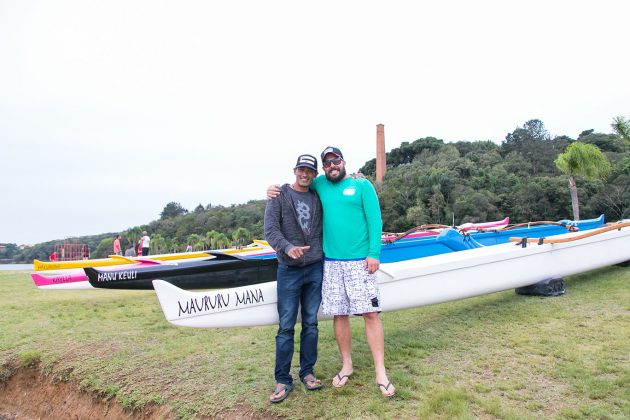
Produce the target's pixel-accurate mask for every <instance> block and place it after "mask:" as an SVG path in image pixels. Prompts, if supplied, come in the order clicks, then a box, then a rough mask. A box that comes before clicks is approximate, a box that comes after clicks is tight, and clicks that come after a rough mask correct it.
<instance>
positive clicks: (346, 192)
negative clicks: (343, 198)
mask: <svg viewBox="0 0 630 420" xmlns="http://www.w3.org/2000/svg"><path fill="white" fill-rule="evenodd" d="M356 191H357V190H356V188H354V187H348V188H346V189H345V190H343V195H354V193H355V192H356Z"/></svg>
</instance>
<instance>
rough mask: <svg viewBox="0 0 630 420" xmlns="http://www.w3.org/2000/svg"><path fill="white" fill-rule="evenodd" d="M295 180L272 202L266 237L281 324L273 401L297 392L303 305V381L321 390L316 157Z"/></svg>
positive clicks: (299, 167)
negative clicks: (294, 369) (317, 372)
mask: <svg viewBox="0 0 630 420" xmlns="http://www.w3.org/2000/svg"><path fill="white" fill-rule="evenodd" d="M293 173H294V175H295V182H294V183H293V184H291V185H289V184H285V185H283V186H282V188H281V190H280V195H278V196H277V197H275V198H273V199H270V200H269V201H267V207H266V209H265V239H267V242H269V244H270V245H271V246H272V247H273V249H274V250H275V251H276V253H277V258H278V274H277V292H278V315H279V318H280V325H279V326H278V334H277V335H276V368H275V379H276V388H275V390H274V392H273V394H271V396H270V397H269V400H270V401H271V402H272V403H277V402H280V401H284V399H285V398H286V397H287V396H288V395H289V392H291V390H292V389H293V378H292V377H291V373H290V370H291V359H292V358H293V347H294V332H295V322H296V320H297V314H298V308H300V307H301V316H302V333H301V334H300V373H299V376H300V380H301V381H302V383H303V384H304V386H305V387H306V389H308V390H315V389H319V388H321V387H322V385H321V381H320V380H319V379H317V378H316V377H315V376H314V374H313V366H314V365H315V362H316V360H317V339H318V334H319V333H318V328H317V311H318V310H319V304H320V303H321V300H322V295H321V290H322V277H323V263H322V260H323V251H322V205H321V202H320V201H319V197H318V196H317V194H316V193H315V192H314V191H311V190H310V189H309V185H310V184H311V182H312V181H313V179H314V178H315V177H316V176H317V159H316V158H315V157H314V156H311V155H300V156H299V157H298V160H297V163H296V165H295V168H294V169H293Z"/></svg>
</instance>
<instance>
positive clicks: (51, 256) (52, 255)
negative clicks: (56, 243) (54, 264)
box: [48, 251, 57, 261]
mask: <svg viewBox="0 0 630 420" xmlns="http://www.w3.org/2000/svg"><path fill="white" fill-rule="evenodd" d="M48 259H49V260H50V261H57V251H53V252H52V254H50V255H49V256H48Z"/></svg>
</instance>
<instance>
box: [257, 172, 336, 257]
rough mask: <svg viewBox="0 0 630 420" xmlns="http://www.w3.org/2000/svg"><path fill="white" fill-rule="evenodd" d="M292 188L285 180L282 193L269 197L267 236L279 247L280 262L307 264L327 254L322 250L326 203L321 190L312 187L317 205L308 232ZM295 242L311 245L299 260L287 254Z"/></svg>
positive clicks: (266, 213)
mask: <svg viewBox="0 0 630 420" xmlns="http://www.w3.org/2000/svg"><path fill="white" fill-rule="evenodd" d="M290 188H291V187H290V186H289V184H284V185H283V186H282V188H280V195H278V196H277V197H276V198H272V199H271V200H267V207H266V208H265V239H266V240H267V242H269V245H271V247H272V248H273V249H274V250H275V251H276V254H277V257H278V262H279V263H280V264H285V265H290V266H293V267H303V266H305V265H309V264H312V263H314V262H317V261H321V260H322V259H323V257H324V251H323V250H322V204H321V202H320V201H319V197H318V196H317V193H315V192H314V191H312V190H309V192H308V194H313V203H314V206H313V213H312V215H313V217H312V219H311V230H310V234H309V235H305V234H304V231H303V230H302V227H301V226H300V223H299V221H298V216H297V212H296V211H295V206H294V204H293V200H292V199H291V192H290V191H289V189H290ZM294 246H310V247H311V248H310V249H309V250H308V251H306V252H305V253H304V255H303V256H302V257H301V258H299V259H297V260H296V259H293V258H291V257H289V256H288V255H287V252H289V250H291V248H293V247H294Z"/></svg>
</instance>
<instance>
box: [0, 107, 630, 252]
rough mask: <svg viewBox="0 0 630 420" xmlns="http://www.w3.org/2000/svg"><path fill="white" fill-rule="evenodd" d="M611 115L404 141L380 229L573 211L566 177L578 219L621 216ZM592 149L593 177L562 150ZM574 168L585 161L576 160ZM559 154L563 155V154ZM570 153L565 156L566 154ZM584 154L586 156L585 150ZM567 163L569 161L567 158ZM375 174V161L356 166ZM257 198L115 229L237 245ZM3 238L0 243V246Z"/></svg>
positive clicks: (391, 166)
mask: <svg viewBox="0 0 630 420" xmlns="http://www.w3.org/2000/svg"><path fill="white" fill-rule="evenodd" d="M628 122H629V121H628V120H626V119H624V118H623V117H617V118H616V119H615V120H614V122H613V124H612V126H613V131H614V133H612V134H605V133H595V132H594V131H593V130H585V131H583V132H582V133H580V135H579V136H578V138H577V139H572V138H570V137H568V136H555V137H551V135H550V134H549V133H548V132H547V130H546V129H545V126H544V123H543V122H542V121H540V120H530V121H527V122H526V123H525V124H524V125H523V126H521V127H517V128H516V129H514V131H512V132H511V133H508V134H507V135H506V137H505V139H504V140H503V141H502V142H501V144H497V143H495V142H492V141H489V140H488V141H458V142H452V143H445V142H444V141H443V140H441V139H439V138H435V137H425V138H421V139H417V140H415V141H412V142H403V143H401V145H400V146H399V147H397V148H394V149H392V150H391V151H390V152H389V153H387V173H386V175H385V177H384V178H383V181H382V183H381V184H380V185H377V192H378V196H379V200H380V205H381V210H382V215H383V229H384V230H385V231H389V232H400V231H405V230H407V229H409V228H411V227H414V226H418V225H422V224H429V223H440V224H452V223H454V224H461V223H465V222H483V221H491V220H499V219H502V218H504V217H505V216H509V217H510V220H511V222H512V223H520V222H527V221H536V220H560V219H570V218H573V214H574V211H575V208H574V206H573V204H572V200H571V197H572V193H573V192H571V193H570V190H569V184H570V180H572V182H573V185H575V186H576V190H575V191H576V192H575V194H576V197H577V191H579V202H580V213H581V215H582V217H583V218H591V217H596V216H598V215H600V214H602V213H603V214H605V215H606V220H618V219H621V218H628V217H630V153H629V152H630V138H629V137H630V129H628V126H629V124H628ZM584 145H588V147H589V148H588V151H589V152H593V150H594V152H595V153H596V154H598V153H599V154H601V158H602V159H603V160H604V161H605V162H606V163H602V162H599V166H597V167H598V168H600V169H601V165H604V166H606V164H607V165H609V166H608V167H607V170H605V171H603V172H601V173H599V172H597V171H596V173H598V174H599V176H591V175H592V174H593V173H592V172H589V171H588V170H587V171H586V172H584V171H582V172H580V170H578V171H575V168H576V165H575V162H574V160H575V159H574V156H575V155H571V156H570V155H568V153H569V151H570V150H571V148H569V146H573V147H572V148H577V149H580V150H582V149H583V146H584ZM577 156H578V163H577V168H578V169H580V168H581V169H584V168H585V166H584V164H583V163H581V162H579V159H581V156H582V155H579V154H578V155H577ZM563 157H564V159H563ZM572 159H573V160H572ZM587 159H588V158H587ZM567 165H568V166H567ZM360 171H361V172H362V173H364V174H365V175H366V176H367V177H368V178H369V179H371V180H372V181H374V176H375V173H376V160H375V159H372V160H370V161H368V162H366V163H365V165H364V166H363V167H362V168H361V169H360ZM264 209H265V201H264V200H252V201H249V202H247V203H245V204H239V205H231V206H212V205H210V204H208V205H206V206H203V205H201V204H199V205H198V206H197V207H196V208H195V209H194V210H192V211H189V210H187V209H185V208H183V207H182V206H181V205H180V204H179V203H177V202H170V203H168V204H167V205H166V206H165V207H164V210H163V211H162V213H161V214H160V218H159V219H158V220H154V221H152V222H150V223H148V224H146V225H142V226H135V227H132V228H129V229H127V230H126V231H124V232H120V234H121V236H122V245H123V247H128V246H131V245H133V244H137V241H138V239H139V238H140V236H141V232H142V231H143V230H146V231H148V232H149V235H150V237H151V253H152V254H157V253H165V252H182V251H184V249H185V248H186V246H187V245H188V244H190V245H192V246H193V248H194V249H195V250H202V249H220V248H227V247H231V246H239V245H245V244H247V243H249V242H251V240H252V239H262V237H263V216H264ZM113 240H114V233H106V234H102V235H95V236H84V237H81V238H79V242H80V243H87V244H88V245H89V246H90V249H91V250H92V251H93V252H92V254H91V257H92V258H100V257H105V256H107V255H109V254H110V253H111V249H112V242H113ZM55 242H57V241H49V242H45V243H42V244H37V245H35V246H33V247H28V248H24V249H20V248H19V247H17V246H16V245H15V244H4V245H5V246H4V247H3V246H0V259H2V258H5V259H12V260H13V261H14V262H31V261H32V260H33V259H34V258H37V259H47V257H48V255H49V254H50V252H51V251H52V248H53V246H54V244H55ZM0 245H3V244H0Z"/></svg>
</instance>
